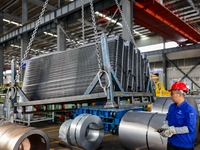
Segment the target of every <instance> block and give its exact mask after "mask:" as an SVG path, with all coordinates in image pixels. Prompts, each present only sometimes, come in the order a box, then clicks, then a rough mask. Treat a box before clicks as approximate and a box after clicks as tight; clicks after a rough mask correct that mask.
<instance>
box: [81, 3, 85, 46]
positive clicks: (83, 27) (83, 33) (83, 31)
mask: <svg viewBox="0 0 200 150" xmlns="http://www.w3.org/2000/svg"><path fill="white" fill-rule="evenodd" d="M81 6H82V36H83V45H84V44H85V26H84V19H85V17H84V1H83V0H81Z"/></svg>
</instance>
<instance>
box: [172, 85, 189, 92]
mask: <svg viewBox="0 0 200 150" xmlns="http://www.w3.org/2000/svg"><path fill="white" fill-rule="evenodd" d="M172 90H182V91H184V92H185V93H187V92H188V88H187V86H186V85H185V83H183V82H175V83H174V84H173V85H172V87H171V89H170V90H169V91H170V92H171V91H172Z"/></svg>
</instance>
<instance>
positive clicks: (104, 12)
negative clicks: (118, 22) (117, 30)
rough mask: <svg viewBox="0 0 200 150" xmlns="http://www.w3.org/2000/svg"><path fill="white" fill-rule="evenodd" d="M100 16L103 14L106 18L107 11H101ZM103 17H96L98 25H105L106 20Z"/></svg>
mask: <svg viewBox="0 0 200 150" xmlns="http://www.w3.org/2000/svg"><path fill="white" fill-rule="evenodd" d="M102 14H103V15H104V16H105V17H107V16H108V11H106V10H103V11H102ZM105 17H101V16H99V17H98V22H99V23H107V22H108V20H106V19H105Z"/></svg>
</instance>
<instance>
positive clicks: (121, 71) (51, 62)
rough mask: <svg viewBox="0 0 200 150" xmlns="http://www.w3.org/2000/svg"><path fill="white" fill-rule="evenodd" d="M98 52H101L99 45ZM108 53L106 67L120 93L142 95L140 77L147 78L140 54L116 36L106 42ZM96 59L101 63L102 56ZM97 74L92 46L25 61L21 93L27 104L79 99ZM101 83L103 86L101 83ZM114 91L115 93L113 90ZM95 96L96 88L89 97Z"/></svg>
mask: <svg viewBox="0 0 200 150" xmlns="http://www.w3.org/2000/svg"><path fill="white" fill-rule="evenodd" d="M99 49H100V52H101V45H100V44H99ZM108 49H109V58H110V65H111V67H112V69H113V71H114V73H115V74H116V77H117V79H118V81H119V83H120V84H121V87H122V88H123V89H124V91H133V92H141V91H144V90H145V88H144V87H146V86H145V85H146V84H147V80H146V79H147V76H146V75H144V74H147V73H146V72H147V69H146V68H147V63H146V58H143V59H142V56H141V54H140V51H139V50H138V49H134V48H133V44H132V43H131V42H124V41H123V39H122V38H121V37H120V36H115V37H113V38H110V39H108ZM100 57H101V59H102V60H103V57H102V52H101V53H100ZM144 60H145V62H142V61H144ZM98 71H99V68H98V61H97V55H96V47H95V44H94V43H92V44H87V45H84V46H81V47H79V48H76V49H70V50H67V51H62V52H54V53H50V54H47V55H43V56H39V57H35V58H32V59H30V60H29V62H28V64H27V67H26V71H25V77H24V83H23V87H22V90H23V91H24V93H25V94H26V96H27V98H28V99H29V100H43V99H49V98H59V97H67V96H76V95H83V94H84V92H85V91H86V89H87V88H88V86H89V85H90V83H91V82H92V80H93V79H94V77H95V76H96V74H97V72H98ZM102 80H103V81H102V82H103V83H105V79H104V78H103V79H102ZM143 80H144V81H143ZM116 87H117V86H116ZM142 87H143V88H142ZM114 90H115V91H117V90H119V89H117V88H115V87H114ZM99 92H103V89H102V88H101V87H100V85H99V84H97V86H96V87H95V89H94V90H93V91H92V93H99Z"/></svg>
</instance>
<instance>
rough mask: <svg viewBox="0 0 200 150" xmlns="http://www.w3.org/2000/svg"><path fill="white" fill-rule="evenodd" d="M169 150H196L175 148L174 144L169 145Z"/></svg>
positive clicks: (192, 149)
mask: <svg viewBox="0 0 200 150" xmlns="http://www.w3.org/2000/svg"><path fill="white" fill-rule="evenodd" d="M167 150H194V148H182V147H177V146H173V145H172V144H170V143H167Z"/></svg>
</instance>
